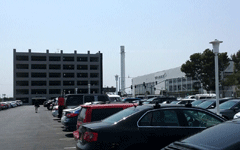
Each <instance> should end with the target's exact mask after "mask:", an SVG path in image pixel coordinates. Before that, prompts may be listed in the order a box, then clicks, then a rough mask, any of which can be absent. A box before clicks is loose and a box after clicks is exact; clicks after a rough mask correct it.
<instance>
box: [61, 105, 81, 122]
mask: <svg viewBox="0 0 240 150" xmlns="http://www.w3.org/2000/svg"><path fill="white" fill-rule="evenodd" d="M79 108H81V106H80V105H79V106H76V107H74V108H69V109H63V113H62V117H61V123H62V125H64V122H65V120H66V119H67V116H66V115H67V114H70V113H72V112H74V111H75V110H77V109H79Z"/></svg>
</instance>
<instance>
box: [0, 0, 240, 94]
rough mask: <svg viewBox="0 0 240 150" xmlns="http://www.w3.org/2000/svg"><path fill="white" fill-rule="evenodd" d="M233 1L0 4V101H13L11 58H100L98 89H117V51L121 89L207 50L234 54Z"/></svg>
mask: <svg viewBox="0 0 240 150" xmlns="http://www.w3.org/2000/svg"><path fill="white" fill-rule="evenodd" d="M239 6H240V1H239V0H227V1H226V0H181V1H178V0H101V1H100V0H87V1H83V0H68V1H66V0H34V1H33V0H0V53H1V54H0V63H1V74H0V97H2V94H6V96H7V97H12V96H13V49H16V50H17V52H28V49H31V51H32V52H42V53H46V49H49V52H50V53H57V52H58V50H63V53H74V50H77V53H87V51H90V53H97V52H98V51H100V52H101V53H103V85H104V86H114V87H115V86H116V81H115V75H116V74H117V75H119V76H120V74H121V73H120V68H121V67H120V46H124V47H125V52H126V53H125V74H126V75H125V76H126V77H127V78H126V87H129V86H130V85H131V79H132V78H134V77H137V76H142V75H146V74H151V73H154V72H158V71H162V70H168V69H171V68H175V67H179V66H181V65H182V64H183V63H185V62H186V61H187V60H189V57H190V55H192V54H194V53H202V52H203V51H204V50H205V49H208V48H209V49H212V45H211V44H209V42H211V41H213V40H215V39H218V40H220V41H223V43H221V44H220V47H219V51H220V52H227V53H228V56H229V57H230V56H231V55H232V54H235V53H236V52H237V51H238V50H239V49H240V46H239V44H240V17H239Z"/></svg>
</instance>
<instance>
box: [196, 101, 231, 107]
mask: <svg viewBox="0 0 240 150" xmlns="http://www.w3.org/2000/svg"><path fill="white" fill-rule="evenodd" d="M228 100H230V99H219V104H221V103H224V102H226V101H228ZM216 101H217V100H216V99H209V100H205V101H204V102H202V103H201V104H199V105H198V107H201V108H205V109H214V108H215V107H216Z"/></svg>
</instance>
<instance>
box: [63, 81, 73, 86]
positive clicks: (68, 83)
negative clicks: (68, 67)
mask: <svg viewBox="0 0 240 150" xmlns="http://www.w3.org/2000/svg"><path fill="white" fill-rule="evenodd" d="M63 85H64V86H74V81H63Z"/></svg>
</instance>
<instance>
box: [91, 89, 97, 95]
mask: <svg viewBox="0 0 240 150" xmlns="http://www.w3.org/2000/svg"><path fill="white" fill-rule="evenodd" d="M90 92H91V93H92V94H95V93H98V89H91V90H90Z"/></svg>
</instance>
